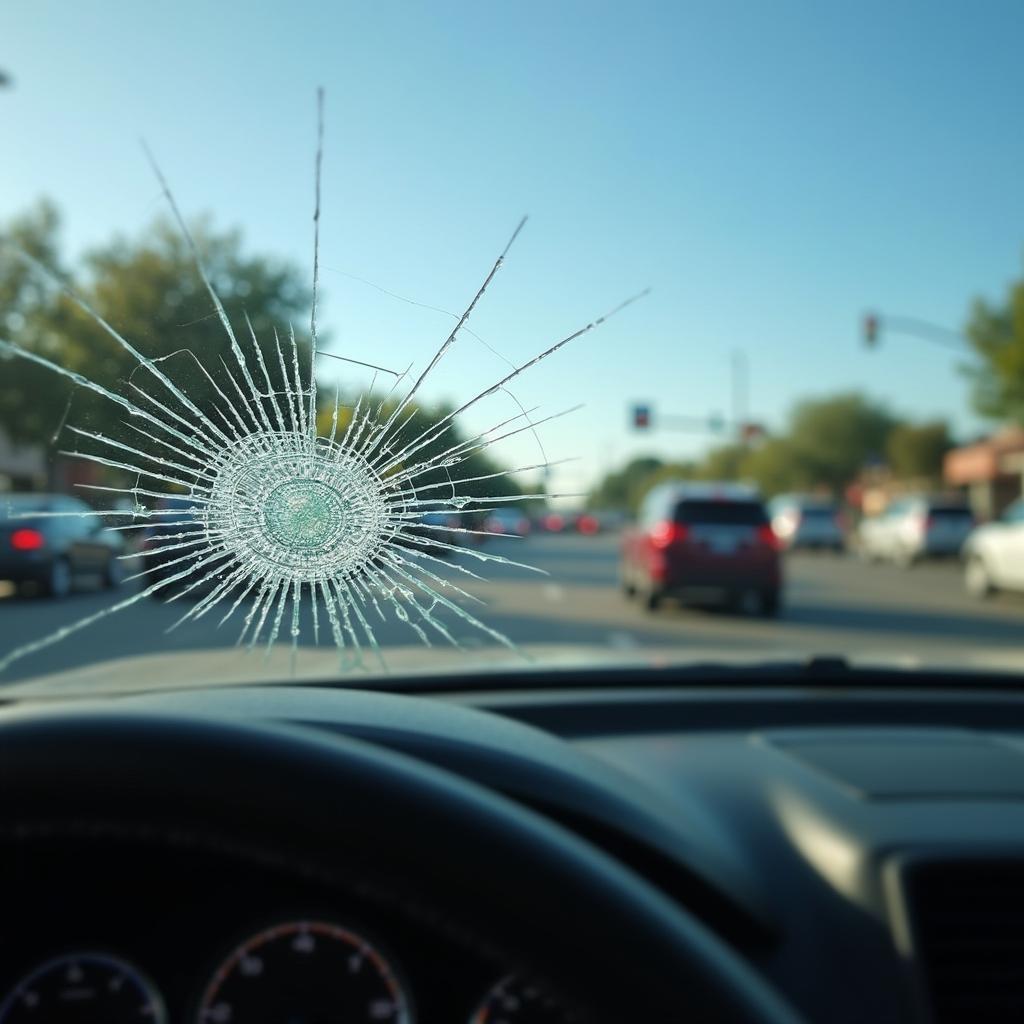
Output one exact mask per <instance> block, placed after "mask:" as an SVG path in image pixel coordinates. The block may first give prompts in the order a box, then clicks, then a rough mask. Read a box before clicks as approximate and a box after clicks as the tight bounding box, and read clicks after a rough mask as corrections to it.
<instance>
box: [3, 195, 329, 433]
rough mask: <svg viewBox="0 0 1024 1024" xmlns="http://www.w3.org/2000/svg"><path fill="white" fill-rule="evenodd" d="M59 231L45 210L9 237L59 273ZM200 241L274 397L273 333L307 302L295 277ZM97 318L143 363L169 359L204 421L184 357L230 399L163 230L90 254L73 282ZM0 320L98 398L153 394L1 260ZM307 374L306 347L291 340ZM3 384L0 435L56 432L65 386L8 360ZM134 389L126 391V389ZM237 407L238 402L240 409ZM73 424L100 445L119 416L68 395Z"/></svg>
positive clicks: (57, 296)
mask: <svg viewBox="0 0 1024 1024" xmlns="http://www.w3.org/2000/svg"><path fill="white" fill-rule="evenodd" d="M57 228H58V220H57V215H56V212H55V211H54V210H53V208H52V207H51V206H48V205H41V206H40V207H39V208H38V209H37V210H34V211H32V212H31V213H30V214H29V215H28V216H26V217H23V218H19V220H17V221H15V222H14V223H13V224H12V225H11V226H10V228H9V229H8V230H7V231H6V232H5V237H6V238H8V239H10V240H11V241H12V242H13V243H14V245H16V246H18V247H19V248H21V249H24V250H26V251H28V252H29V253H30V254H31V255H34V256H36V257H37V258H38V259H39V260H40V262H42V263H44V264H45V265H46V266H48V267H50V268H51V269H54V270H55V271H57V272H58V273H60V272H61V271H62V269H63V268H61V266H60V264H59V250H58V245H57ZM195 234H196V241H197V244H198V246H199V249H200V251H201V252H202V253H203V258H204V261H205V263H206V266H207V269H208V272H209V274H210V277H211V280H212V281H213V282H214V286H215V287H216V288H217V289H218V292H219V294H220V296H221V299H222V301H223V302H224V306H225V308H226V309H227V312H228V316H229V317H230V318H231V321H232V323H233V325H234V326H235V330H236V331H247V330H248V328H247V327H246V325H245V315H246V314H248V316H249V317H250V319H251V320H252V323H253V327H254V329H255V331H256V336H257V338H258V339H259V341H260V345H261V348H262V349H263V351H264V353H265V356H266V358H267V360H268V364H269V366H270V367H271V374H272V381H273V385H274V387H275V388H282V387H283V381H282V380H281V374H280V371H279V370H278V369H277V354H276V350H275V348H274V334H273V331H274V328H275V327H277V328H278V329H279V330H285V331H287V329H288V326H289V324H290V323H295V324H296V326H297V327H299V326H300V325H301V323H302V322H303V320H304V318H305V317H306V316H307V315H308V314H307V310H308V309H309V295H308V292H307V289H306V288H305V286H304V285H303V284H302V275H301V274H300V272H299V271H298V270H296V269H295V268H293V267H290V266H288V265H286V264H279V263H276V262H275V261H273V260H271V259H267V258H265V257H260V256H247V255H245V254H244V253H243V250H242V241H241V236H240V235H239V234H238V233H237V232H224V233H215V232H214V231H212V230H211V229H210V228H209V227H208V225H205V224H201V225H199V226H198V227H197V229H196V231H195ZM70 283H71V284H72V285H73V286H74V288H75V290H76V291H77V292H78V294H80V295H81V296H82V297H83V298H84V299H85V300H86V301H87V302H88V303H89V304H90V305H91V306H92V307H93V308H94V309H95V310H96V311H97V312H98V313H99V314H100V315H101V316H103V317H104V318H105V319H106V320H107V321H108V322H109V323H110V324H111V325H112V326H113V327H115V328H116V329H117V330H118V331H119V332H120V333H121V334H122V335H124V336H125V337H126V338H128V339H129V340H130V341H131V342H132V343H133V344H134V345H135V346H136V347H137V348H138V349H139V351H141V352H142V353H143V354H144V355H147V356H149V357H151V358H154V359H165V360H166V364H165V365H166V368H167V369H168V371H169V372H170V373H171V375H172V376H173V377H174V378H175V380H176V381H177V382H179V383H180V384H181V385H182V387H183V390H185V391H186V392H187V394H188V395H189V397H190V398H192V400H193V401H194V402H195V403H196V404H197V405H199V406H200V407H201V408H204V409H205V410H207V411H212V410H211V407H212V399H213V396H214V387H213V385H212V384H211V383H210V381H209V380H208V379H207V378H206V377H205V376H204V374H203V373H202V371H201V370H200V369H199V367H198V365H197V363H196V360H195V359H194V358H192V356H190V355H189V351H191V352H192V353H201V355H202V362H203V365H204V366H205V367H207V369H208V370H209V372H210V374H211V376H212V377H213V378H214V379H215V380H216V381H217V383H218V385H219V386H220V388H221V389H222V390H223V391H224V392H225V394H229V395H231V396H232V398H234V397H236V395H237V393H236V392H234V385H233V384H232V383H231V381H230V379H229V377H228V375H227V371H226V370H224V369H223V367H222V366H221V363H220V360H221V359H222V358H223V359H224V360H225V361H226V362H228V364H229V365H233V357H232V356H231V354H230V346H229V342H228V339H227V337H226V334H225V332H224V328H223V326H222V325H221V323H220V322H219V320H218V319H217V317H216V315H215V313H214V310H213V306H212V303H211V301H210V298H209V296H208V295H207V294H206V291H205V289H204V288H203V285H202V282H201V281H200V279H199V277H198V275H197V273H196V270H195V266H194V264H193V261H192V257H191V254H190V252H189V250H188V247H187V244H186V243H185V241H184V239H182V237H181V236H180V233H179V232H177V231H176V230H175V229H174V228H172V227H171V226H170V224H168V223H167V222H165V221H160V222H158V223H157V224H156V225H155V226H154V227H153V229H152V230H151V231H148V232H146V233H145V236H144V237H143V238H142V239H140V240H137V241H128V240H125V239H117V240H115V241H114V242H112V243H110V244H109V245H106V246H103V247H100V248H98V249H95V250H93V251H92V252H91V253H89V254H87V255H86V257H85V258H84V260H83V261H82V267H81V269H80V271H79V273H78V274H77V275H74V276H73V277H72V279H71V281H70ZM0 309H2V310H3V313H4V320H5V324H4V326H5V331H4V333H5V336H6V337H8V338H9V339H10V340H12V341H14V342H16V343H17V344H19V345H21V346H23V347H25V348H29V349H32V350H34V351H37V352H40V353H41V354H44V355H46V356H47V357H48V358H51V359H53V360H54V361H55V362H59V363H60V364H61V365H62V366H64V367H66V368H67V369H70V370H75V371H78V372H81V373H84V374H87V375H88V376H89V377H91V378H92V379H93V380H96V381H98V382H99V383H101V384H103V385H104V386H106V387H111V388H112V389H113V388H116V387H117V385H118V382H119V381H121V382H125V381H130V383H131V384H136V385H140V386H145V387H146V388H147V390H150V391H152V393H153V394H158V392H159V387H156V388H150V387H149V384H148V382H147V381H146V378H147V376H148V374H147V373H146V371H145V370H140V369H138V365H137V363H136V361H135V360H134V359H133V358H132V356H131V355H129V354H128V353H127V352H125V351H124V350H123V349H122V348H120V347H119V346H118V345H117V343H116V342H114V341H113V340H112V339H111V338H110V337H109V336H108V335H107V334H106V333H105V332H104V331H103V329H102V328H101V327H100V326H99V325H97V324H96V323H94V322H93V320H92V319H91V318H89V317H88V316H87V315H86V314H85V313H83V312H82V311H81V310H80V309H79V308H78V307H77V306H76V305H75V304H74V303H73V302H72V301H71V300H70V299H68V298H67V297H66V296H65V295H63V294H62V293H60V292H59V291H57V290H56V289H54V288H52V287H50V286H46V285H44V283H43V281H42V280H41V276H40V275H39V274H38V273H37V272H34V271H32V270H30V269H29V268H27V267H26V266H25V265H24V263H23V262H21V261H20V260H18V259H16V258H13V257H11V256H10V254H9V252H8V253H5V256H4V259H3V261H2V263H0ZM299 339H300V344H301V346H302V348H303V350H304V352H303V355H304V361H303V363H302V369H303V373H304V374H307V375H308V368H309V367H308V358H309V357H308V339H307V337H306V335H305V333H303V332H301V331H300V332H299ZM0 373H2V374H3V383H4V387H3V388H2V389H0V428H2V429H4V430H5V431H6V432H7V433H8V434H9V435H10V436H11V437H12V438H13V439H15V440H18V441H24V442H44V443H45V442H48V441H49V439H50V437H51V435H52V434H53V432H54V430H55V428H56V427H57V426H58V425H59V423H60V420H61V418H62V416H63V412H64V409H65V407H66V404H67V396H68V394H69V393H70V390H71V385H70V384H69V383H67V382H65V381H62V380H60V378H58V377H57V376H55V375H54V374H53V373H51V372H48V371H46V370H45V369H43V368H40V367H34V366H32V365H31V364H29V363H27V362H24V361H21V360H17V359H13V358H12V359H9V360H4V363H3V365H2V367H0ZM129 386H130V385H129ZM239 401H241V399H239ZM73 409H74V416H73V418H74V420H75V421H76V422H78V423H81V422H83V420H84V421H85V422H87V424H88V426H89V428H90V429H92V430H95V431H98V432H101V433H107V434H113V433H116V432H118V429H119V424H120V421H121V420H122V419H123V412H122V411H121V410H119V409H117V407H115V406H113V405H112V404H111V403H108V402H105V401H104V400H103V399H102V398H100V397H99V396H96V395H92V394H89V393H85V392H83V391H81V390H78V391H76V392H75V395H74V405H73Z"/></svg>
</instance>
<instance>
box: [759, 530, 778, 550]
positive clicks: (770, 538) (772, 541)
mask: <svg viewBox="0 0 1024 1024" xmlns="http://www.w3.org/2000/svg"><path fill="white" fill-rule="evenodd" d="M757 543H758V544H764V545H765V546H767V547H770V548H775V549H776V550H778V547H779V538H778V537H777V536H776V535H775V531H774V530H773V529H772V526H771V523H764V524H762V525H761V526H759V527H758V528H757Z"/></svg>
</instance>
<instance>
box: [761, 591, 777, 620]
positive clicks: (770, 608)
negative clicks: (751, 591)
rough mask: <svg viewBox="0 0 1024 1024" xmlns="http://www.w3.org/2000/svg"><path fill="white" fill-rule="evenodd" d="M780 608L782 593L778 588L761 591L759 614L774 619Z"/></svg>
mask: <svg viewBox="0 0 1024 1024" xmlns="http://www.w3.org/2000/svg"><path fill="white" fill-rule="evenodd" d="M781 610H782V594H781V593H780V592H779V591H778V590H763V591H761V615H762V616H763V617H764V618H766V619H774V618H775V616H776V615H778V614H779V612H780V611H781Z"/></svg>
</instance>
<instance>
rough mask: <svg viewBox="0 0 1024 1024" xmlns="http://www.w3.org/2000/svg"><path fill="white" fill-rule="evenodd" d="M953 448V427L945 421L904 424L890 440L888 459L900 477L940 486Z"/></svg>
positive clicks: (896, 429)
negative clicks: (945, 462)
mask: <svg viewBox="0 0 1024 1024" xmlns="http://www.w3.org/2000/svg"><path fill="white" fill-rule="evenodd" d="M952 446H953V442H952V441H951V440H950V437H949V427H948V426H947V425H946V423H945V422H944V421H943V420H933V421H932V422H931V423H921V424H916V425H915V424H913V423H901V424H899V425H898V426H896V427H893V429H892V432H891V433H890V434H889V437H888V438H887V439H886V443H885V455H886V460H887V462H888V463H889V468H890V469H891V470H892V471H893V473H894V474H895V475H896V476H897V477H900V478H902V479H907V480H928V481H930V482H931V483H933V484H937V483H938V482H939V481H940V480H941V479H942V461H943V459H944V457H945V455H946V452H948V451H949V449H950V448H951V447H952Z"/></svg>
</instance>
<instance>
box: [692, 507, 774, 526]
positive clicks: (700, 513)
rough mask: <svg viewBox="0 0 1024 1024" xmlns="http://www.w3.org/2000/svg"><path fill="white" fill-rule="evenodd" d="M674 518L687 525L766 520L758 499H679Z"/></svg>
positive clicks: (750, 523)
mask: <svg viewBox="0 0 1024 1024" xmlns="http://www.w3.org/2000/svg"><path fill="white" fill-rule="evenodd" d="M675 520H676V522H677V523H686V524H687V525H690V526H693V525H699V524H714V525H725V526H761V525H763V524H764V523H766V522H767V521H768V517H767V515H766V514H765V511H764V505H762V504H761V502H759V501H681V502H679V504H678V505H676V515H675Z"/></svg>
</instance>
